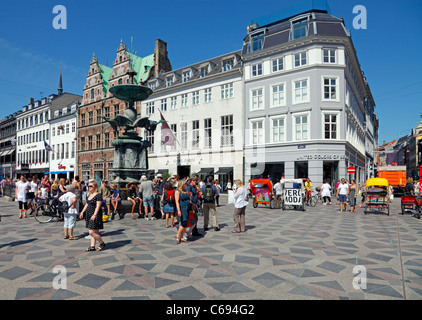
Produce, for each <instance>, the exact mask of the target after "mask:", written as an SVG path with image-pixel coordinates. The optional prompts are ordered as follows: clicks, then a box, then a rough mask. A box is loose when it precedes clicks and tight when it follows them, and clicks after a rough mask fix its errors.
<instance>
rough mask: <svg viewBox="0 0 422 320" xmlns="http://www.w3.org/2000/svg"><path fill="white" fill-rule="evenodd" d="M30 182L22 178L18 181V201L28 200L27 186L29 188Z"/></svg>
mask: <svg viewBox="0 0 422 320" xmlns="http://www.w3.org/2000/svg"><path fill="white" fill-rule="evenodd" d="M29 187H30V185H29V182H27V181H26V182H22V181H21V180H19V181H18V182H16V194H17V197H16V200H17V201H22V202H26V201H27V199H26V194H27V193H28V190H26V189H27V188H29Z"/></svg>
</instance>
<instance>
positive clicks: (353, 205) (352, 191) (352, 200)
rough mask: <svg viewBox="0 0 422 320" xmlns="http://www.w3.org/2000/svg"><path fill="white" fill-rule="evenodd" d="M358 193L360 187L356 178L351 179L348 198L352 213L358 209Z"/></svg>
mask: <svg viewBox="0 0 422 320" xmlns="http://www.w3.org/2000/svg"><path fill="white" fill-rule="evenodd" d="M357 194H358V189H357V185H356V181H355V180H350V186H349V188H348V189H347V199H348V200H349V204H350V213H353V212H355V211H356V196H357Z"/></svg>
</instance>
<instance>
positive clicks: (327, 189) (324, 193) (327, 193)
mask: <svg viewBox="0 0 422 320" xmlns="http://www.w3.org/2000/svg"><path fill="white" fill-rule="evenodd" d="M321 197H322V199H324V203H323V205H324V206H325V205H327V203H328V204H331V186H330V184H329V183H328V181H327V179H324V182H323V183H322V185H321Z"/></svg>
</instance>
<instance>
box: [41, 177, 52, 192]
mask: <svg viewBox="0 0 422 320" xmlns="http://www.w3.org/2000/svg"><path fill="white" fill-rule="evenodd" d="M41 183H44V184H45V187H46V188H47V195H48V196H50V195H51V182H50V179H48V175H47V174H46V175H44V178H43V179H42V180H41Z"/></svg>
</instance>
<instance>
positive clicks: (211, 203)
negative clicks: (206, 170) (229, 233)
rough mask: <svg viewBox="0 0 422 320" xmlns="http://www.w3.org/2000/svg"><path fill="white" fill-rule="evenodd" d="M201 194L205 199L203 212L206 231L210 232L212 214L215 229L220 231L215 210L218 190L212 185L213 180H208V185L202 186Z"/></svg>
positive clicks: (209, 178)
mask: <svg viewBox="0 0 422 320" xmlns="http://www.w3.org/2000/svg"><path fill="white" fill-rule="evenodd" d="M201 194H202V197H203V200H204V202H203V210H204V231H207V230H208V224H209V219H210V216H209V214H210V212H211V217H212V221H213V227H214V230H215V231H220V227H219V225H218V222H217V212H216V210H215V196H216V194H217V188H216V187H215V185H213V184H212V178H211V177H208V178H207V183H206V184H205V185H203V186H202V188H201Z"/></svg>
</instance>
